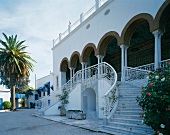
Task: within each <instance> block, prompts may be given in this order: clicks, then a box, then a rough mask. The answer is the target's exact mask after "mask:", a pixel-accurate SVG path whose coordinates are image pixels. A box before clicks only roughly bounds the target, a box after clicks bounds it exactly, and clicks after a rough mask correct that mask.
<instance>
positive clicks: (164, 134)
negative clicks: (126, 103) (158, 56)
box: [137, 63, 170, 135]
mask: <svg viewBox="0 0 170 135" xmlns="http://www.w3.org/2000/svg"><path fill="white" fill-rule="evenodd" d="M141 88H142V96H141V97H137V101H138V103H139V105H140V106H141V107H142V110H143V115H142V116H140V118H141V119H142V122H143V123H145V124H146V125H148V126H150V127H152V129H154V130H155V135H170V63H168V64H167V67H165V68H160V69H157V70H156V71H154V72H151V73H149V80H148V84H147V86H146V87H144V86H142V87H141Z"/></svg>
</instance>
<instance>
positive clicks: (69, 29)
mask: <svg viewBox="0 0 170 135" xmlns="http://www.w3.org/2000/svg"><path fill="white" fill-rule="evenodd" d="M70 32H71V23H70V22H69V24H68V33H70Z"/></svg>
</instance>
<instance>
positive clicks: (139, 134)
mask: <svg viewBox="0 0 170 135" xmlns="http://www.w3.org/2000/svg"><path fill="white" fill-rule="evenodd" d="M104 128H105V129H109V130H112V131H113V132H120V133H122V135H153V133H152V134H151V133H146V132H144V131H142V130H139V131H137V130H135V131H132V130H130V129H126V128H122V127H115V126H110V125H106V126H104Z"/></svg>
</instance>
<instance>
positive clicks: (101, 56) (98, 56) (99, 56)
mask: <svg viewBox="0 0 170 135" xmlns="http://www.w3.org/2000/svg"><path fill="white" fill-rule="evenodd" d="M96 57H97V58H104V56H103V55H97V56H96Z"/></svg>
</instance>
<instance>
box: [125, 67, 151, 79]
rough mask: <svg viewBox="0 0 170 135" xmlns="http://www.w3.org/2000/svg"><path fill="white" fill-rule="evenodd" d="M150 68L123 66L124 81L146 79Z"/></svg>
mask: <svg viewBox="0 0 170 135" xmlns="http://www.w3.org/2000/svg"><path fill="white" fill-rule="evenodd" d="M149 72H150V70H145V69H140V68H138V67H137V68H134V67H126V68H125V81H133V80H141V79H146V77H147V75H148V73H149Z"/></svg>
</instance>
